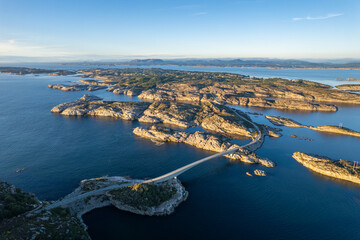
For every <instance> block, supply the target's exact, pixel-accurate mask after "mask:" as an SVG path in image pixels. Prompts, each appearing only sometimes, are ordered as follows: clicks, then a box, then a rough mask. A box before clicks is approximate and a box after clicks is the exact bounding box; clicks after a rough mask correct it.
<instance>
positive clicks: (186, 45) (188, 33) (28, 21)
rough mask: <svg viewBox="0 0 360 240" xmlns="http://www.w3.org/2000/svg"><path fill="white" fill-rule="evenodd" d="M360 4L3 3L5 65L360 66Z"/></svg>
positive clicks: (0, 39) (261, 0)
mask: <svg viewBox="0 0 360 240" xmlns="http://www.w3.org/2000/svg"><path fill="white" fill-rule="evenodd" d="M359 13H360V1H359V0H233V1H230V0H222V1H211V0H207V1H186V0H181V1H180V0H168V1H164V0H163V1H156V0H154V1H149V0H148V1H145V0H129V1H121V0H118V1H115V0H114V1H113V0H108V1H106V0H103V1H92V0H71V1H69V0H58V1H53V0H31V1H29V0H22V1H21V0H0V57H2V58H6V57H38V58H43V59H45V58H49V59H53V60H55V59H56V60H59V59H60V60H101V59H122V58H148V57H156V58H178V57H181V58H183V57H197V58H209V57H213V58H221V57H224V58H226V57H229V58H237V57H239V58H254V57H266V58H360V44H359V42H360V14H359Z"/></svg>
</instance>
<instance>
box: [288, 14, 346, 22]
mask: <svg viewBox="0 0 360 240" xmlns="http://www.w3.org/2000/svg"><path fill="white" fill-rule="evenodd" d="M342 15H344V14H343V13H329V14H327V15H326V16H318V17H310V16H307V17H300V18H299V17H295V18H293V19H292V20H293V21H302V20H309V21H310V20H324V19H329V18H334V17H340V16H342Z"/></svg>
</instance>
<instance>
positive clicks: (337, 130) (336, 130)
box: [266, 116, 360, 137]
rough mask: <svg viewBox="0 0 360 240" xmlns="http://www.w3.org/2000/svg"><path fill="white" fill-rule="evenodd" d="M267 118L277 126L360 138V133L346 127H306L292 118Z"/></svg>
mask: <svg viewBox="0 0 360 240" xmlns="http://www.w3.org/2000/svg"><path fill="white" fill-rule="evenodd" d="M266 118H267V119H268V120H269V121H270V122H271V123H273V124H275V125H277V126H287V127H293V128H301V127H302V128H308V129H311V130H314V131H318V132H322V133H330V134H337V135H345V136H352V137H360V132H357V131H354V130H351V129H349V128H346V127H340V126H335V125H324V126H318V127H313V126H310V125H309V126H306V125H302V124H300V123H298V122H296V121H294V120H292V119H290V118H284V117H279V116H266Z"/></svg>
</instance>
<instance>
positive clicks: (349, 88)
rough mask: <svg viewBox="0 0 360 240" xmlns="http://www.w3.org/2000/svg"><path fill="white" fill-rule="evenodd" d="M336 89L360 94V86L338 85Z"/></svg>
mask: <svg viewBox="0 0 360 240" xmlns="http://www.w3.org/2000/svg"><path fill="white" fill-rule="evenodd" d="M336 88H338V89H341V90H345V91H350V92H360V84H342V85H337V86H336Z"/></svg>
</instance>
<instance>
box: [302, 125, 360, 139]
mask: <svg viewBox="0 0 360 240" xmlns="http://www.w3.org/2000/svg"><path fill="white" fill-rule="evenodd" d="M306 128H309V129H311V130H315V131H318V132H324V133H331V134H337V135H346V136H352V137H360V132H356V131H354V130H351V129H349V128H346V127H339V126H335V125H324V126H318V127H313V126H306Z"/></svg>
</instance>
